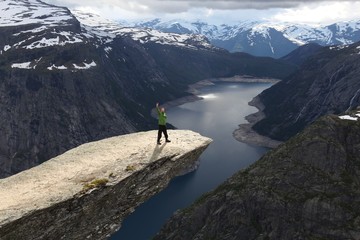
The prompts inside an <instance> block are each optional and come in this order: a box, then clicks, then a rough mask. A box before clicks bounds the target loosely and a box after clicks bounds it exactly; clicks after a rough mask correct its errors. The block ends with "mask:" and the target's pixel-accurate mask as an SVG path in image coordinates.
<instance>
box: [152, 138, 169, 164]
mask: <svg viewBox="0 0 360 240" xmlns="http://www.w3.org/2000/svg"><path fill="white" fill-rule="evenodd" d="M166 144H167V143H166V142H165V143H164V144H161V145H158V144H157V143H156V146H155V148H154V151H153V153H152V155H151V157H150V162H152V161H154V160H156V159H157V158H158V157H159V155H160V153H161V151H162V150H163V149H164V147H165V146H166Z"/></svg>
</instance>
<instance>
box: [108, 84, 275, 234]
mask: <svg viewBox="0 0 360 240" xmlns="http://www.w3.org/2000/svg"><path fill="white" fill-rule="evenodd" d="M270 86H271V84H270V83H236V84H234V83H221V84H216V85H213V86H208V87H205V88H202V89H200V94H199V95H200V96H202V97H203V98H204V99H203V100H200V101H196V102H191V103H186V104H184V105H181V106H178V107H175V108H172V109H168V110H167V116H168V122H169V123H171V124H173V125H174V126H176V127H177V128H178V129H190V130H193V131H196V132H199V133H200V134H202V135H204V136H207V137H211V138H212V139H213V140H214V141H213V143H212V144H210V146H209V147H208V148H207V149H206V151H205V152H204V153H203V154H202V155H201V158H200V166H199V168H198V169H197V170H196V171H194V172H192V173H189V174H186V175H184V176H181V177H177V178H175V179H173V180H172V181H171V183H170V184H169V186H168V187H167V188H166V189H165V190H163V191H162V192H160V193H159V194H157V195H155V196H154V197H152V198H151V199H150V200H148V201H147V202H145V203H144V204H142V205H140V206H139V207H138V208H136V210H135V212H134V213H132V214H131V215H130V216H129V217H128V218H126V219H125V221H124V222H123V224H122V227H121V229H120V230H119V231H118V232H117V233H115V234H114V235H113V236H112V237H111V238H110V239H111V240H147V239H151V238H152V237H153V236H154V235H155V234H156V233H157V232H158V231H159V230H160V228H161V227H162V226H163V225H164V224H165V222H166V220H167V219H168V218H169V217H171V215H172V214H173V213H174V212H175V211H176V210H178V209H181V208H184V207H187V206H189V205H190V204H191V203H192V202H194V201H195V200H196V199H197V198H198V197H200V196H201V195H202V194H203V193H205V192H208V191H210V190H212V189H214V188H215V187H216V186H218V185H220V184H221V183H222V182H224V181H225V180H226V179H227V178H229V177H230V176H232V175H233V174H234V173H235V172H237V171H238V170H240V169H243V168H245V167H247V166H249V165H250V164H251V163H254V162H255V161H256V160H258V159H259V158H260V157H261V156H262V155H263V154H264V153H265V152H266V151H267V150H268V149H266V148H263V147H257V146H250V145H248V144H245V143H241V142H238V141H236V140H235V139H234V138H233V136H232V132H233V131H234V130H235V129H236V128H237V126H238V124H240V123H245V122H246V120H245V119H244V117H245V116H247V115H249V114H250V113H253V112H256V111H257V110H256V108H254V107H251V106H249V105H248V102H249V101H250V100H251V99H252V98H253V97H255V96H256V95H258V94H259V93H260V92H262V91H263V90H265V89H266V88H268V87H270ZM155 124H156V121H155ZM169 138H170V139H171V134H170V136H169ZM170 144H171V143H170ZM165 147H166V146H165Z"/></svg>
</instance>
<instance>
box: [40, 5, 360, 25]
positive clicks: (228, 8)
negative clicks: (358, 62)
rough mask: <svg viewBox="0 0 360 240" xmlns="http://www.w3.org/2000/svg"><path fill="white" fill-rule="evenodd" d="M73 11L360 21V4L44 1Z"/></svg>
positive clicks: (132, 17)
mask: <svg viewBox="0 0 360 240" xmlns="http://www.w3.org/2000/svg"><path fill="white" fill-rule="evenodd" d="M44 1H45V2H48V3H53V4H56V5H60V6H67V7H69V8H70V9H74V8H80V9H84V10H86V11H91V12H94V13H98V14H100V15H102V16H104V17H106V18H109V19H115V20H127V21H138V20H144V19H147V20H148V19H152V18H157V17H160V18H164V19H187V20H198V19H200V20H203V21H208V22H210V23H217V24H219V23H228V24H229V23H230V24H231V23H235V22H237V21H243V20H271V21H287V22H297V23H308V24H330V23H334V22H337V21H347V20H352V19H357V20H360V0H359V1H335V0H333V1H320V0H318V1H316V0H315V1H310V0H302V1H301V0H44Z"/></svg>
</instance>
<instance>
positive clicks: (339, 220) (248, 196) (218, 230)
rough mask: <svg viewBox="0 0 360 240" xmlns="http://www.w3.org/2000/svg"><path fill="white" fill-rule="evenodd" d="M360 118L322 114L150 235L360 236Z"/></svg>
mask: <svg viewBox="0 0 360 240" xmlns="http://www.w3.org/2000/svg"><path fill="white" fill-rule="evenodd" d="M359 175H360V121H351V120H341V119H340V118H339V117H338V116H326V117H323V118H322V119H320V120H318V121H316V122H315V123H314V124H312V125H311V126H309V127H308V128H306V129H305V130H304V131H303V132H302V133H301V134H298V135H296V136H295V137H294V138H292V139H290V140H289V141H288V142H286V143H284V144H282V145H280V147H278V148H277V149H274V150H272V151H270V152H268V153H267V154H266V155H265V156H264V157H263V158H262V159H260V160H259V161H258V162H256V163H255V164H253V165H252V166H250V167H249V168H248V169H246V170H243V171H241V172H239V173H237V174H235V175H234V176H233V177H231V178H230V179H229V180H228V181H227V182H225V183H224V184H222V185H221V186H220V187H218V188H217V189H216V190H215V191H213V192H211V193H208V194H206V195H204V196H203V197H201V198H200V199H199V200H197V202H196V203H194V204H193V205H192V206H191V207H189V208H187V209H185V210H183V211H181V212H177V213H176V214H175V215H174V216H173V217H172V219H171V220H170V221H169V222H168V223H167V224H166V225H165V227H164V228H163V229H162V230H161V231H160V233H159V234H158V235H157V236H156V237H155V239H161V240H165V239H193V240H199V239H217V240H221V239H226V240H235V239H334V240H335V239H359V238H360V224H359V216H360V205H359V203H360V181H359Z"/></svg>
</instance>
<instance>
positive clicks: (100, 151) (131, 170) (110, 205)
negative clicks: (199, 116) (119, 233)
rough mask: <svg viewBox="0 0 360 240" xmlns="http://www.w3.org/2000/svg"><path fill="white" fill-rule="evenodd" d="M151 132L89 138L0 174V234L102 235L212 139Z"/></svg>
mask: <svg viewBox="0 0 360 240" xmlns="http://www.w3.org/2000/svg"><path fill="white" fill-rule="evenodd" d="M156 134H157V132H156V131H150V132H140V133H135V134H129V135H124V136H119V137H113V138H109V139H105V140H101V141H98V142H92V143H88V144H84V145H81V146H79V147H77V148H75V149H72V150H70V151H68V152H66V153H64V154H62V155H60V156H58V157H56V158H53V159H51V160H49V161H47V162H45V163H43V164H41V165H39V166H37V167H34V168H32V169H29V170H26V171H24V172H21V173H19V174H17V175H14V176H11V177H9V178H6V179H2V180H0V195H1V198H0V239H2V240H6V239H9V240H10V239H11V240H13V239H19V240H21V239H105V238H106V236H107V235H108V234H110V233H112V232H114V231H115V230H117V229H118V228H119V225H120V224H121V222H122V220H123V219H124V218H125V217H126V216H127V215H128V214H129V213H131V212H132V211H134V208H135V207H136V206H138V205H139V204H140V203H142V202H144V201H146V200H147V199H148V198H150V197H151V196H153V195H154V194H156V193H157V192H159V191H160V190H162V189H163V188H164V187H165V186H166V185H167V184H168V182H169V181H170V180H171V179H172V178H174V177H175V176H177V175H180V174H183V173H184V172H187V171H189V170H191V169H193V168H194V166H195V165H196V164H197V159H198V157H199V156H200V154H201V153H202V152H203V151H204V150H205V149H206V147H207V146H208V145H209V144H210V142H211V139H209V138H206V137H202V136H200V135H199V134H197V133H194V132H192V131H185V130H173V131H169V136H170V137H171V140H172V142H171V143H167V144H163V145H161V146H159V145H157V144H156Z"/></svg>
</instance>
